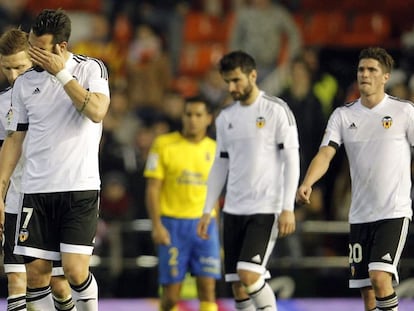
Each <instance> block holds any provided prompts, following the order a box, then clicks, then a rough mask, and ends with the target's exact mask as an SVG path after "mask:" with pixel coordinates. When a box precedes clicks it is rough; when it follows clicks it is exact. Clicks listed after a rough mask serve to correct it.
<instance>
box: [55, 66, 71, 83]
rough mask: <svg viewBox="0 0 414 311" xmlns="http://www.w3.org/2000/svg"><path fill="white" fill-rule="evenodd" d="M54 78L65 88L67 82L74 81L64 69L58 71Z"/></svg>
mask: <svg viewBox="0 0 414 311" xmlns="http://www.w3.org/2000/svg"><path fill="white" fill-rule="evenodd" d="M55 77H56V79H57V80H58V81H59V82H60V83H61V84H62V85H63V86H65V85H66V84H67V83H68V82H69V81H71V80H73V79H74V77H73V76H72V75H71V74H70V72H69V71H68V70H67V69H65V68H63V69H62V70H61V71H59V72H58V73H57V74H56V75H55Z"/></svg>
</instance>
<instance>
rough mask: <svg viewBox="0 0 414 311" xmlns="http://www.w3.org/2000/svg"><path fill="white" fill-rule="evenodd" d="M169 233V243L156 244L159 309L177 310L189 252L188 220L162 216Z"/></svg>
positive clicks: (189, 228)
mask: <svg viewBox="0 0 414 311" xmlns="http://www.w3.org/2000/svg"><path fill="white" fill-rule="evenodd" d="M161 220H162V224H163V225H164V227H165V228H166V229H167V230H168V232H169V233H170V240H171V244H170V245H158V281H159V284H160V285H161V287H162V292H161V297H160V298H161V299H160V310H161V311H170V310H177V304H178V302H179V300H180V292H181V286H182V282H183V280H184V278H185V275H186V273H187V270H188V265H189V263H188V262H189V256H190V252H191V236H190V235H189V232H190V230H191V226H190V222H189V221H188V220H184V219H176V218H170V217H162V218H161Z"/></svg>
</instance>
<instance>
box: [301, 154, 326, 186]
mask: <svg viewBox="0 0 414 311" xmlns="http://www.w3.org/2000/svg"><path fill="white" fill-rule="evenodd" d="M327 148H328V147H327ZM332 157H333V156H332ZM332 157H331V156H327V155H326V154H325V153H324V152H323V150H319V152H318V153H317V154H316V156H315V157H314V158H313V159H312V162H311V163H310V165H309V167H308V169H307V171H306V175H305V177H304V179H303V181H302V185H306V186H309V187H312V186H313V185H314V184H315V183H316V182H317V181H318V180H319V179H321V178H322V177H323V176H324V175H325V174H326V172H327V171H328V169H329V164H330V162H331V160H332Z"/></svg>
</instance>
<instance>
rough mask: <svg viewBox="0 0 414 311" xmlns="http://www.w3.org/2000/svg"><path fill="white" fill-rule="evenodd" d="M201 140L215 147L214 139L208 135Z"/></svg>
mask: <svg viewBox="0 0 414 311" xmlns="http://www.w3.org/2000/svg"><path fill="white" fill-rule="evenodd" d="M203 142H204V143H205V144H206V145H208V146H210V147H215V146H216V144H217V143H216V141H215V140H214V139H213V138H211V137H209V136H206V137H204V139H203Z"/></svg>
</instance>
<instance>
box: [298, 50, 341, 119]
mask: <svg viewBox="0 0 414 311" xmlns="http://www.w3.org/2000/svg"><path fill="white" fill-rule="evenodd" d="M301 54H302V56H303V59H304V60H305V61H306V62H307V63H308V66H309V68H310V70H311V74H312V86H311V88H312V91H313V93H314V94H315V96H316V97H317V98H318V100H319V102H320V103H321V105H322V112H323V114H324V116H325V118H326V119H327V118H328V117H329V115H330V113H331V112H332V110H333V108H335V107H336V106H337V103H336V102H337V101H338V98H337V97H338V95H339V93H340V92H339V91H340V90H339V84H338V81H337V79H336V77H335V76H333V75H332V74H330V73H329V72H327V71H324V70H323V68H321V64H320V60H319V50H318V49H317V48H316V47H305V48H304V49H303V51H302V53H301Z"/></svg>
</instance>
